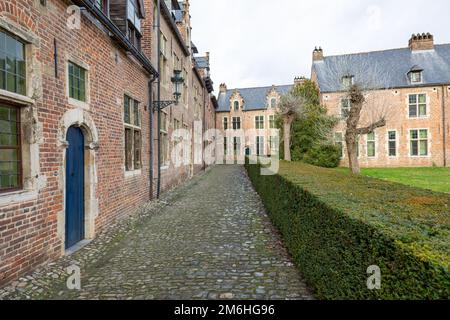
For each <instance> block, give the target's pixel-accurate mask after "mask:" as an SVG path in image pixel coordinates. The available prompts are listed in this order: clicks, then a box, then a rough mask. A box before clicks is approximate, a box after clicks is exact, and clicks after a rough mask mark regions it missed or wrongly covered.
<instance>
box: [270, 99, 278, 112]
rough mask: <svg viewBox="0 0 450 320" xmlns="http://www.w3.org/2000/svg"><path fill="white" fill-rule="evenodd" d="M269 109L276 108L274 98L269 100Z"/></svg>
mask: <svg viewBox="0 0 450 320" xmlns="http://www.w3.org/2000/svg"><path fill="white" fill-rule="evenodd" d="M270 107H271V108H272V109H275V108H276V107H277V99H275V98H272V99H270Z"/></svg>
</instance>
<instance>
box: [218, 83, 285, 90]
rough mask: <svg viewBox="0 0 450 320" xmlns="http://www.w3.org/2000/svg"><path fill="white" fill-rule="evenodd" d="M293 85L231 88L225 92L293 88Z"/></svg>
mask: <svg viewBox="0 0 450 320" xmlns="http://www.w3.org/2000/svg"><path fill="white" fill-rule="evenodd" d="M293 85H294V84H280V85H271V86H262V87H246V88H232V89H227V91H234V90H248V89H266V88H272V87H275V88H278V87H289V86H293Z"/></svg>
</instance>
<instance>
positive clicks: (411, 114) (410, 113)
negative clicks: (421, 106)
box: [409, 104, 417, 117]
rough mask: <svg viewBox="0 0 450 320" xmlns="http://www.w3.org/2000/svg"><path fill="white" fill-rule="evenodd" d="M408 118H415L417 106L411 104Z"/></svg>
mask: <svg viewBox="0 0 450 320" xmlns="http://www.w3.org/2000/svg"><path fill="white" fill-rule="evenodd" d="M409 116H410V117H417V105H415V104H413V105H410V106H409Z"/></svg>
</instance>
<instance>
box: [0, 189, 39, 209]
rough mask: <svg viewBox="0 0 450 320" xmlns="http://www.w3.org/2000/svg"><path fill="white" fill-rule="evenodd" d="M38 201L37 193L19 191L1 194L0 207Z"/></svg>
mask: <svg viewBox="0 0 450 320" xmlns="http://www.w3.org/2000/svg"><path fill="white" fill-rule="evenodd" d="M34 199H37V192H35V191H32V190H18V191H11V192H6V193H1V194H0V207H1V206H7V205H12V204H15V203H19V202H25V201H31V200H34Z"/></svg>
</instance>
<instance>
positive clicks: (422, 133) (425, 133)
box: [420, 130, 428, 139]
mask: <svg viewBox="0 0 450 320" xmlns="http://www.w3.org/2000/svg"><path fill="white" fill-rule="evenodd" d="M427 138H428V131H427V130H420V139H427Z"/></svg>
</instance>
